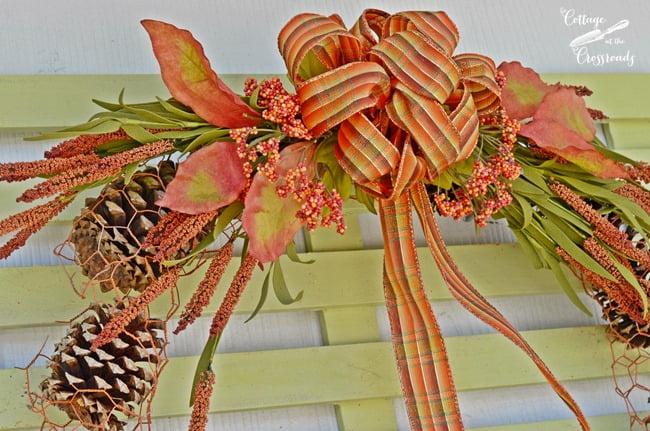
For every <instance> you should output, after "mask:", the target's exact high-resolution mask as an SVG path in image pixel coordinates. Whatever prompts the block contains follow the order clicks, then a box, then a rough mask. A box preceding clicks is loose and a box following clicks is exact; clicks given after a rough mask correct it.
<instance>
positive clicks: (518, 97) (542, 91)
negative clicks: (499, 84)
mask: <svg viewBox="0 0 650 431" xmlns="http://www.w3.org/2000/svg"><path fill="white" fill-rule="evenodd" d="M498 70H499V71H500V72H503V74H504V75H505V76H506V85H505V87H504V88H503V90H502V91H501V105H502V106H503V107H504V108H505V110H506V112H507V113H508V116H509V117H510V118H514V119H516V120H523V119H525V118H529V117H532V116H533V114H535V111H536V110H537V108H538V106H539V105H540V104H541V103H542V100H543V99H544V96H546V95H547V94H548V93H550V92H552V91H555V90H556V89H557V86H556V85H548V84H547V83H545V82H544V81H542V78H541V77H540V76H539V74H538V73H537V72H535V71H534V70H533V69H531V68H529V67H523V66H522V65H521V63H520V62H518V61H511V62H503V63H501V64H500V65H499V67H498Z"/></svg>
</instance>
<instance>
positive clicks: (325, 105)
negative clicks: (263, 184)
mask: <svg viewBox="0 0 650 431" xmlns="http://www.w3.org/2000/svg"><path fill="white" fill-rule="evenodd" d="M458 39H459V36H458V30H457V29H456V27H455V25H454V24H453V22H452V21H451V20H450V19H449V17H448V16H447V15H446V14H445V13H444V12H400V13H398V14H394V15H389V14H388V13H386V12H383V11H380V10H377V9H368V10H366V11H364V12H363V14H362V15H361V17H360V18H359V19H358V20H357V22H356V23H355V24H354V26H353V27H352V28H351V29H350V30H349V31H348V30H347V29H346V28H345V26H344V25H343V22H342V20H341V18H340V17H338V16H337V15H333V16H330V17H325V16H322V15H316V14H302V15H298V16H296V17H294V18H293V19H292V20H291V21H289V22H288V23H287V24H286V26H285V27H284V28H283V29H282V30H281V32H280V35H279V38H278V45H279V48H280V52H281V53H282V56H283V58H284V60H285V63H286V65H287V69H288V71H289V76H290V78H291V79H292V80H293V82H294V84H295V86H296V90H297V94H298V98H299V99H300V103H301V109H302V111H301V112H302V116H303V117H302V118H303V121H304V123H305V125H306V126H307V127H308V128H309V129H310V131H311V132H312V134H313V135H314V136H320V135H321V134H323V133H325V132H328V131H331V130H336V128H338V132H337V133H338V136H337V137H338V143H337V145H336V147H335V154H336V156H337V159H338V161H339V163H340V165H341V167H342V168H343V170H344V171H345V172H346V173H347V174H348V175H350V177H351V178H352V179H353V180H354V181H355V183H356V184H357V185H358V186H360V187H361V188H363V189H364V190H365V191H366V192H368V193H370V194H371V195H373V196H375V197H376V198H377V199H378V201H379V215H380V219H381V225H382V231H383V235H384V251H385V260H384V293H385V298H386V306H387V309H388V315H389V320H390V323H391V333H392V340H393V345H394V349H395V355H396V359H397V366H398V372H399V376H400V380H401V384H402V390H403V393H404V399H405V402H406V410H407V414H408V416H409V421H410V424H411V428H412V430H413V431H420V430H422V431H440V430H443V431H458V430H462V429H463V424H462V419H461V415H460V410H459V408H458V402H457V397H456V389H455V386H454V383H453V379H452V376H451V371H450V367H449V361H448V357H447V352H446V350H445V346H444V340H443V337H442V334H441V332H440V328H439V327H438V324H437V322H436V319H435V315H434V313H433V310H432V308H431V304H430V302H429V300H428V298H427V296H426V293H425V290H424V287H423V282H422V278H421V275H420V266H419V262H418V258H417V253H416V248H415V241H414V239H413V220H412V209H413V207H415V209H416V210H417V212H418V215H419V220H420V222H421V224H422V225H423V228H424V231H425V234H426V238H427V241H428V243H429V247H430V250H431V253H432V254H433V257H434V259H435V261H436V263H437V265H438V267H439V269H440V271H441V272H442V275H443V278H444V280H445V282H446V283H447V285H448V287H449V289H450V291H451V292H452V294H453V295H454V296H455V297H456V299H458V301H459V302H460V303H461V304H462V305H463V306H464V307H465V308H467V309H468V310H469V311H471V312H472V313H473V314H475V315H476V316H477V317H479V318H480V319H482V320H483V321H485V322H486V323H488V324H489V325H491V326H492V327H494V328H496V329H497V330H499V331H500V332H501V333H503V334H504V335H505V336H506V337H508V338H509V339H510V340H512V341H513V342H514V343H515V344H516V345H517V346H518V347H520V348H521V349H522V350H523V351H524V352H525V353H526V354H527V355H528V356H529V357H531V359H532V360H533V361H534V362H535V364H536V365H537V367H538V368H539V369H540V371H541V372H542V374H543V375H544V376H545V377H546V379H547V380H548V381H549V383H550V384H551V385H552V387H553V388H554V389H555V391H556V392H557V393H558V395H559V396H560V397H561V398H562V400H564V401H565V403H566V404H567V405H568V406H569V408H570V409H571V410H572V411H573V412H574V414H575V415H576V417H577V418H578V421H579V422H580V425H581V427H582V429H583V430H585V431H587V430H589V425H588V424H587V422H586V420H585V418H584V416H583V414H582V412H581V411H580V409H579V407H578V406H577V404H576V403H575V401H574V400H573V399H572V398H571V396H570V395H569V394H568V393H567V391H566V390H565V389H564V388H563V387H562V386H561V385H560V383H559V382H558V381H557V379H555V377H554V376H553V374H551V372H550V370H549V369H548V367H547V366H546V365H545V364H544V363H543V361H542V360H541V359H540V358H539V356H538V355H537V354H536V353H535V352H534V351H533V349H532V348H531V347H530V346H529V345H528V343H527V342H526V341H525V340H524V339H523V337H522V336H521V334H519V332H517V330H516V329H515V328H514V327H513V326H512V325H511V324H510V323H509V322H508V321H507V320H506V319H505V318H504V317H503V316H502V315H501V314H500V313H499V312H498V311H497V310H496V309H495V308H494V307H493V306H492V305H491V304H489V303H488V302H487V301H486V300H485V299H484V298H483V297H482V296H481V295H480V294H479V293H478V292H477V291H476V289H474V287H473V286H472V285H471V284H470V283H469V282H468V281H467V280H466V279H465V278H464V277H463V275H462V273H460V271H459V270H458V268H457V267H456V265H455V264H454V262H453V260H452V259H451V256H450V255H449V254H448V252H447V249H446V248H445V245H444V242H443V240H442V238H441V237H440V234H439V232H438V230H437V225H436V222H435V219H434V217H433V209H432V207H431V203H430V201H429V200H428V197H427V195H426V191H425V189H424V185H423V180H424V179H425V178H430V179H432V178H435V177H437V176H438V175H439V174H440V173H442V172H443V171H444V170H445V169H447V168H448V167H449V166H451V165H452V164H454V163H456V162H458V161H461V160H464V159H466V158H467V157H469V155H470V154H471V153H472V151H473V149H474V148H475V146H476V143H477V141H478V136H479V129H478V126H479V116H480V115H482V114H487V113H490V112H491V111H493V110H494V109H496V108H497V107H498V106H499V104H500V99H499V94H500V93H499V88H498V86H497V84H496V82H495V75H496V68H495V66H494V63H493V62H492V60H491V59H490V58H488V57H485V56H482V55H478V54H459V55H453V52H454V50H455V48H456V45H457V44H458Z"/></svg>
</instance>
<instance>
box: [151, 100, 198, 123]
mask: <svg viewBox="0 0 650 431" xmlns="http://www.w3.org/2000/svg"><path fill="white" fill-rule="evenodd" d="M156 100H157V101H158V103H160V105H161V106H162V107H163V108H165V110H166V111H167V112H169V113H170V114H174V115H175V116H177V117H178V118H182V119H184V120H189V121H196V122H205V123H206V124H207V122H206V121H205V120H204V119H203V118H201V117H199V116H198V115H196V114H195V113H193V112H191V111H185V110H183V109H181V108H180V107H177V106H175V105H174V104H173V102H174V99H170V100H169V101H167V100H163V99H161V98H160V97H156ZM177 103H178V102H177Z"/></svg>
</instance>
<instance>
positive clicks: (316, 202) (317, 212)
mask: <svg viewBox="0 0 650 431" xmlns="http://www.w3.org/2000/svg"><path fill="white" fill-rule="evenodd" d="M276 192H277V194H278V196H280V197H281V198H286V197H288V196H289V195H291V196H293V198H294V199H295V200H296V201H297V202H299V203H301V204H302V205H301V207H300V210H298V212H297V213H296V217H297V218H298V219H300V220H302V221H303V223H304V224H305V226H306V227H307V230H308V231H313V230H314V229H316V228H317V227H318V226H319V225H320V226H324V227H329V226H331V225H332V224H334V225H336V231H337V232H338V233H340V234H344V233H345V230H346V226H345V220H344V218H343V199H342V198H341V195H340V194H339V193H338V191H337V190H336V189H333V190H331V191H330V192H328V191H327V188H326V187H325V184H323V183H322V182H320V181H314V180H312V179H310V178H309V177H308V176H307V168H306V167H305V165H304V164H303V163H298V164H297V165H296V167H295V168H294V169H290V170H289V172H288V173H287V176H286V184H285V185H281V186H278V187H277V188H276Z"/></svg>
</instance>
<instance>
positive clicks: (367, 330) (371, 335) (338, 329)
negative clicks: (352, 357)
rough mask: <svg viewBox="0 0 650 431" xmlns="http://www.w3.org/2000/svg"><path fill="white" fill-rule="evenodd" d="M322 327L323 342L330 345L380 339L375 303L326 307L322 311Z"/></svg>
mask: <svg viewBox="0 0 650 431" xmlns="http://www.w3.org/2000/svg"><path fill="white" fill-rule="evenodd" d="M321 327H322V330H323V342H324V344H326V345H328V346H334V345H338V344H354V343H367V342H369V341H379V339H380V334H379V326H378V324H377V307H376V306H374V305H366V306H358V307H336V308H326V309H324V310H323V311H321Z"/></svg>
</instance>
